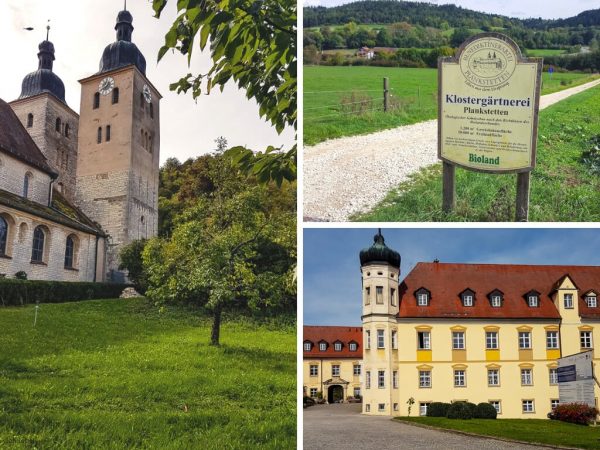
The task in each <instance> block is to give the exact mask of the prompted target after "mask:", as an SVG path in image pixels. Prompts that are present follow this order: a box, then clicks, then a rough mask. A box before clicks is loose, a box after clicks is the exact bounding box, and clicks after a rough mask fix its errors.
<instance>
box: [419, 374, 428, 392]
mask: <svg viewBox="0 0 600 450" xmlns="http://www.w3.org/2000/svg"><path fill="white" fill-rule="evenodd" d="M430 387H431V370H419V388H430Z"/></svg>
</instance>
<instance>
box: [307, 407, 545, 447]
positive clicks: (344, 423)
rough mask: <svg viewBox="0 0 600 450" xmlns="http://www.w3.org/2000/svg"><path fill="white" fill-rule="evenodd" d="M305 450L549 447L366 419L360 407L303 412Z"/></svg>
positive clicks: (314, 408)
mask: <svg viewBox="0 0 600 450" xmlns="http://www.w3.org/2000/svg"><path fill="white" fill-rule="evenodd" d="M303 417H304V427H303V428H304V443H303V448H304V449H306V450H321V449H323V450H338V449H339V450H342V449H350V448H357V449H361V450H387V449H394V450H402V449H407V450H413V449H415V450H418V449H424V450H425V449H426V450H435V449H440V450H458V449H460V450H471V449H472V450H505V449H506V450H533V449H538V450H544V449H548V448H547V447H539V446H532V445H522V444H515V443H512V442H505V441H499V440H495V439H488V438H479V437H472V436H464V435H460V434H454V433H447V432H443V431H437V430H430V429H426V428H420V427H415V426H412V425H407V424H404V423H401V422H392V420H391V419H390V418H389V417H382V416H364V415H362V414H360V405H347V404H334V405H317V406H312V407H310V408H307V409H306V410H304V415H303Z"/></svg>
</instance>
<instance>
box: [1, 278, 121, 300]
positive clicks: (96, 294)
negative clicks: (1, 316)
mask: <svg viewBox="0 0 600 450" xmlns="http://www.w3.org/2000/svg"><path fill="white" fill-rule="evenodd" d="M128 286H129V285H126V284H117V283H85V282H77V283H72V282H66V281H33V280H17V279H14V278H10V279H0V306H21V305H27V304H32V303H36V302H40V303H64V302H75V301H79V300H93V299H100V298H117V297H119V296H120V295H121V292H123V289H125V288H126V287H128Z"/></svg>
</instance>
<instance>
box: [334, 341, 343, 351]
mask: <svg viewBox="0 0 600 450" xmlns="http://www.w3.org/2000/svg"><path fill="white" fill-rule="evenodd" d="M342 347H343V345H342V343H341V342H340V341H336V342H335V343H334V344H333V349H334V350H335V351H336V352H341V351H342Z"/></svg>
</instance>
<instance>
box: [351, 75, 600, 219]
mask: <svg viewBox="0 0 600 450" xmlns="http://www.w3.org/2000/svg"><path fill="white" fill-rule="evenodd" d="M598 135H600V86H597V87H594V88H592V89H588V90H587V91H584V92H582V93H580V94H577V95H574V96H572V97H569V98H568V99H566V100H563V101H561V102H559V103H557V104H555V105H553V106H551V107H549V108H547V109H545V110H543V111H540V124H539V136H538V148H537V167H536V168H535V170H534V171H533V172H532V175H531V194H530V207H529V220H530V221H544V222H546V221H547V222H572V221H581V222H588V221H596V222H598V221H600V177H598V175H593V174H591V173H590V172H589V170H588V169H587V168H586V167H585V166H583V164H582V163H581V162H580V158H581V154H582V152H583V151H584V150H587V149H589V148H591V146H592V144H591V143H590V139H591V138H592V137H594V136H598ZM441 174H442V170H441V164H436V165H434V166H431V167H430V168H428V169H425V170H423V171H421V172H419V173H418V174H416V175H414V176H413V177H412V179H411V180H409V181H408V182H406V183H403V184H401V185H400V186H399V188H398V189H397V190H395V191H393V192H390V193H388V195H387V197H386V198H385V199H384V200H383V201H382V202H381V203H380V204H379V205H376V206H375V207H374V208H373V210H372V211H371V212H368V213H366V214H362V215H359V216H357V217H353V218H352V219H353V220H360V221H373V222H377V221H390V222H396V221H403V222H421V221H482V222H486V221H512V220H514V210H515V206H514V204H515V195H516V194H515V191H516V175H491V174H482V173H477V172H471V171H468V170H464V169H460V168H457V169H456V208H455V210H454V212H453V213H452V214H449V215H445V214H443V213H442V212H441V202H442V176H441Z"/></svg>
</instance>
